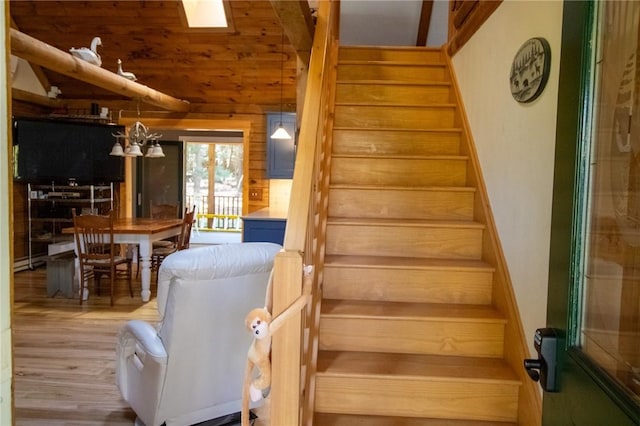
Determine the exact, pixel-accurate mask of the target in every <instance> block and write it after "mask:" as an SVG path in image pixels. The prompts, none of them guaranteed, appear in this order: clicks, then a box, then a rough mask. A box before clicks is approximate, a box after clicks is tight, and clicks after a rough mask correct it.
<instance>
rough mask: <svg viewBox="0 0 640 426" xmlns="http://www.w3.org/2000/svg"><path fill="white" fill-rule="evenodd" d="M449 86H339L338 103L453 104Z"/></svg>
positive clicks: (337, 90)
mask: <svg viewBox="0 0 640 426" xmlns="http://www.w3.org/2000/svg"><path fill="white" fill-rule="evenodd" d="M451 102H452V100H451V87H450V86H448V85H430V86H425V85H397V84H393V85H385V84H338V85H337V88H336V103H338V104H340V103H365V104H366V103H368V104H378V103H381V104H385V105H388V104H393V105H416V104H418V105H420V104H434V103H435V104H437V103H445V104H446V103H451Z"/></svg>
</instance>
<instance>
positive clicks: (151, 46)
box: [9, 0, 297, 114]
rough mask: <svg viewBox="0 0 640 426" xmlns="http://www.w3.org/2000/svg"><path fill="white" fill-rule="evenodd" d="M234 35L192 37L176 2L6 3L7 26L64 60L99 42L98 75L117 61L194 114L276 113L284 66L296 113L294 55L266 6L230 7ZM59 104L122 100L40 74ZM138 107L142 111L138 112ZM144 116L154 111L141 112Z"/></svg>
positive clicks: (241, 1)
mask: <svg viewBox="0 0 640 426" xmlns="http://www.w3.org/2000/svg"><path fill="white" fill-rule="evenodd" d="M228 10H229V11H230V12H231V18H232V22H233V30H232V31H221V30H198V29H189V28H188V27H187V26H186V24H185V22H184V19H183V16H182V6H181V2H179V1H175V0H173V1H171V0H170V1H159V0H125V1H103V0H92V1H77V0H74V1H42V0H38V1H34V0H11V2H10V5H9V11H10V15H11V19H12V25H13V26H14V28H17V29H18V30H19V31H21V32H23V33H25V34H28V35H30V36H31V37H34V38H36V39H38V40H40V41H43V42H45V43H48V44H50V45H51V46H53V47H55V48H58V49H60V50H62V51H64V52H68V51H69V49H70V48H71V47H76V48H77V47H84V46H87V47H88V46H89V45H90V43H91V40H92V38H93V37H94V36H100V37H101V39H102V46H100V47H98V53H99V54H100V55H101V57H102V68H104V69H107V70H110V71H113V72H115V71H116V69H117V60H118V59H122V62H123V68H124V69H125V71H130V72H133V73H134V74H135V75H136V76H137V78H138V81H137V82H138V83H141V84H143V85H146V86H148V87H150V88H152V89H155V90H157V91H159V92H162V93H164V94H167V95H169V96H173V97H175V98H177V99H182V100H186V101H188V102H190V103H191V112H215V113H228V114H233V113H260V112H262V111H268V110H273V111H276V110H279V109H280V78H281V60H282V61H283V63H284V66H283V81H284V85H283V96H284V102H285V108H284V109H285V110H290V111H295V102H296V72H297V71H296V70H297V61H296V49H295V48H294V47H293V46H292V45H291V44H290V43H289V42H288V37H285V45H284V48H283V46H281V34H282V29H281V25H280V21H279V17H278V15H277V14H276V11H275V10H274V7H273V6H272V4H271V2H269V1H266V0H250V1H246V0H233V1H230V2H228ZM43 74H44V80H45V85H46V84H49V85H53V86H58V87H59V88H60V90H61V91H62V94H61V95H60V97H59V99H62V100H69V101H70V102H71V101H76V103H77V101H78V100H82V101H87V102H99V103H102V104H105V103H106V104H109V103H111V104H118V103H120V102H122V101H127V102H129V101H130V100H128V99H127V98H126V97H124V96H122V95H119V94H117V93H114V92H111V91H108V90H105V89H102V88H100V87H96V86H93V85H90V84H87V83H84V82H81V81H78V80H75V79H73V78H71V77H67V76H64V75H62V74H58V73H56V72H53V71H51V70H48V69H46V67H43ZM47 88H48V87H47ZM141 107H142V106H141ZM144 108H145V109H157V108H155V107H152V106H149V105H144Z"/></svg>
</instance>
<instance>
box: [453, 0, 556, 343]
mask: <svg viewBox="0 0 640 426" xmlns="http://www.w3.org/2000/svg"><path fill="white" fill-rule="evenodd" d="M561 35H562V2H561V1H544V0H543V1H519V0H506V1H504V2H503V3H502V5H501V6H499V7H498V9H497V10H496V11H495V12H494V13H493V15H492V16H491V17H490V18H489V19H488V20H487V22H486V23H485V25H484V26H483V27H482V28H481V29H480V30H479V31H478V32H477V33H476V34H475V35H474V36H473V38H472V39H471V40H470V41H469V42H468V43H467V44H466V45H465V46H463V48H462V49H461V50H460V51H459V52H458V53H457V54H456V55H455V56H454V58H453V64H454V68H455V73H456V76H457V78H458V82H459V84H460V90H461V92H462V96H463V100H464V106H465V109H466V112H467V115H468V119H469V123H470V125H471V128H472V133H473V138H474V140H475V144H476V149H477V152H478V157H479V159H480V163H481V168H482V173H483V176H484V179H485V183H486V186H487V191H488V193H489V199H490V202H491V207H492V210H493V214H494V217H495V221H496V226H497V227H498V233H499V237H500V240H501V242H502V248H503V250H504V254H505V257H506V260H507V264H508V268H509V271H510V274H511V279H512V281H513V286H514V290H515V295H516V299H517V302H518V307H519V310H520V314H521V317H522V323H523V327H524V332H525V335H526V336H527V337H529V346H530V350H531V351H533V344H532V340H533V333H534V331H535V329H536V328H539V327H544V326H545V325H546V308H547V284H548V269H549V235H550V229H551V202H552V191H553V165H554V149H555V131H556V129H555V125H556V103H557V94H558V75H559V58H560V42H561ZM531 37H544V38H546V39H547V41H548V42H549V44H550V46H551V74H550V76H549V81H548V83H547V87H546V89H545V90H544V92H543V93H542V94H541V95H540V97H539V98H537V99H536V100H535V101H533V102H532V103H530V104H519V103H517V102H516V101H515V100H514V99H513V97H512V96H511V92H510V87H509V72H510V70H511V62H512V60H513V57H514V55H515V54H516V52H517V51H518V49H519V48H520V46H521V45H522V44H523V43H524V42H525V41H526V40H528V39H529V38H531Z"/></svg>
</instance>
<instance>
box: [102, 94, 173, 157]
mask: <svg viewBox="0 0 640 426" xmlns="http://www.w3.org/2000/svg"><path fill="white" fill-rule="evenodd" d="M112 136H114V137H115V138H116V143H115V144H114V145H113V148H111V152H110V153H109V155H114V156H116V157H142V155H143V154H142V149H143V148H144V147H145V146H148V148H147V154H146V155H145V157H148V158H161V157H164V152H163V151H162V147H161V146H160V142H158V139H160V138H161V137H162V135H160V134H158V133H149V129H147V126H145V125H144V124H142V122H141V121H140V105H139V104H138V120H137V121H136V122H135V123H133V124H132V125H131V127H130V128H129V130H128V131H127V133H126V134H125V133H122V132H118V133H115V134H112ZM121 140H122V141H123V143H120V141H121Z"/></svg>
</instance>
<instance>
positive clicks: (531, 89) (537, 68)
mask: <svg viewBox="0 0 640 426" xmlns="http://www.w3.org/2000/svg"><path fill="white" fill-rule="evenodd" d="M550 69H551V48H550V47H549V43H548V42H547V40H545V39H544V38H541V37H535V38H530V39H529V40H527V41H526V42H525V43H524V44H523V45H522V46H521V47H520V49H519V50H518V52H517V53H516V56H515V57H514V58H513V63H512V64H511V74H510V76H509V84H510V85H511V95H512V96H513V99H515V100H516V101H518V102H520V103H528V102H532V101H533V100H535V99H536V98H537V97H538V96H540V95H541V94H542V92H543V90H544V87H545V86H546V85H547V80H548V79H549V70H550Z"/></svg>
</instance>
